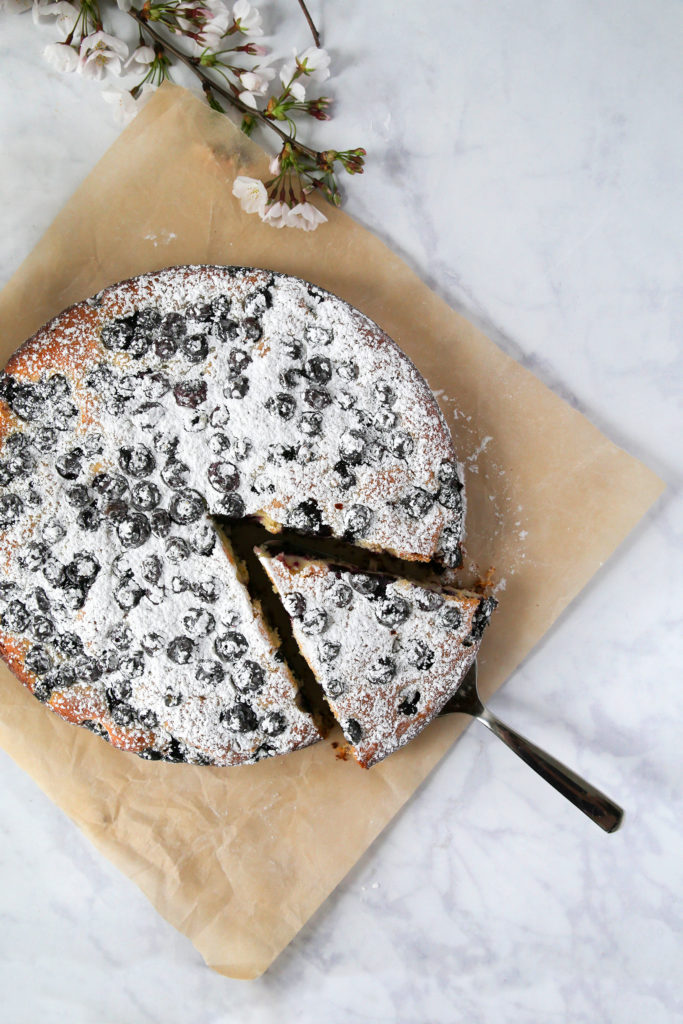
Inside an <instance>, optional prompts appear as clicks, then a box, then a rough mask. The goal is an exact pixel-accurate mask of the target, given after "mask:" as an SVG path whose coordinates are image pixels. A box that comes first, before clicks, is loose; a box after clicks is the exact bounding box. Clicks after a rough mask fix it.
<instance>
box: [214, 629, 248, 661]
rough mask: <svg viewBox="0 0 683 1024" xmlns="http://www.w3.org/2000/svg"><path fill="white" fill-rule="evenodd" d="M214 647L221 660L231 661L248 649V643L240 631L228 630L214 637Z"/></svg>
mask: <svg viewBox="0 0 683 1024" xmlns="http://www.w3.org/2000/svg"><path fill="white" fill-rule="evenodd" d="M214 649H215V651H216V654H217V655H218V657H219V658H221V659H222V660H223V661H230V662H232V661H237V660H238V659H239V658H241V657H242V656H243V655H244V654H245V653H246V652H247V651H248V650H249V644H248V642H247V638H246V637H245V636H244V635H243V634H242V633H238V632H237V631H236V630H230V631H229V632H228V633H222V634H221V636H217V637H216V640H215V642H214Z"/></svg>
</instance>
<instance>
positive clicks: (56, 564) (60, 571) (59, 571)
mask: <svg viewBox="0 0 683 1024" xmlns="http://www.w3.org/2000/svg"><path fill="white" fill-rule="evenodd" d="M43 576H44V577H45V579H46V580H47V582H48V583H51V584H52V586H53V587H62V586H64V583H65V582H66V571H65V569H64V566H63V565H62V563H61V562H60V561H59V560H58V559H56V558H53V557H50V558H48V560H47V561H46V562H45V565H44V566H43Z"/></svg>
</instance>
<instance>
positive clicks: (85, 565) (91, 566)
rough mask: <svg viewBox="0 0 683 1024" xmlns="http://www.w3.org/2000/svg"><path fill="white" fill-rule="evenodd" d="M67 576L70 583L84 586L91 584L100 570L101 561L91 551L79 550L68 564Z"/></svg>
mask: <svg viewBox="0 0 683 1024" xmlns="http://www.w3.org/2000/svg"><path fill="white" fill-rule="evenodd" d="M65 571H66V577H67V579H68V580H69V582H70V583H78V584H79V585H82V586H84V587H89V586H91V584H92V583H94V581H95V577H96V576H97V574H98V572H99V571H100V563H99V562H98V560H97V559H96V558H95V556H94V555H93V554H91V553H90V552H89V551H78V552H76V554H75V555H74V556H73V558H72V560H71V561H70V562H69V564H68V565H67V566H66V570H65Z"/></svg>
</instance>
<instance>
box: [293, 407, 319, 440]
mask: <svg viewBox="0 0 683 1024" xmlns="http://www.w3.org/2000/svg"><path fill="white" fill-rule="evenodd" d="M322 428H323V418H322V416H321V415H320V413H319V412H305V413H303V414H302V416H301V418H300V420H299V429H300V430H301V432H302V433H303V434H306V435H307V436H308V437H317V435H318V434H320V433H321V432H322Z"/></svg>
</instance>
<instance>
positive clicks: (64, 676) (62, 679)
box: [55, 661, 78, 687]
mask: <svg viewBox="0 0 683 1024" xmlns="http://www.w3.org/2000/svg"><path fill="white" fill-rule="evenodd" d="M77 682H78V677H77V675H76V671H75V669H74V667H73V665H72V664H71V663H70V662H67V661H65V662H63V663H62V664H61V665H60V666H59V668H57V669H55V686H59V687H64V686H66V687H68V686H75V685H76V683H77Z"/></svg>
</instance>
